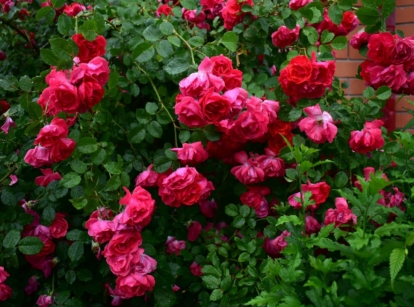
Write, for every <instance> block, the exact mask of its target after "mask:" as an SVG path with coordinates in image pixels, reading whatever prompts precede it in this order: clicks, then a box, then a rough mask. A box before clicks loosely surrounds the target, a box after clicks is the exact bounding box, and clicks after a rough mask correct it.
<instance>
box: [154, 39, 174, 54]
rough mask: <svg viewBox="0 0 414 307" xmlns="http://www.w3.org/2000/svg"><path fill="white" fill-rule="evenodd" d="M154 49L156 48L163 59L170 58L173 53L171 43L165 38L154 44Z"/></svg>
mask: <svg viewBox="0 0 414 307" xmlns="http://www.w3.org/2000/svg"><path fill="white" fill-rule="evenodd" d="M155 50H157V53H158V54H159V55H160V56H162V57H163V58H165V59H168V58H170V57H171V56H172V55H173V54H174V50H173V47H172V45H171V43H170V42H169V41H167V40H165V39H164V40H161V41H159V42H158V43H157V44H156V46H155Z"/></svg>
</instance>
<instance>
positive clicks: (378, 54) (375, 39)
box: [360, 32, 414, 95]
mask: <svg viewBox="0 0 414 307" xmlns="http://www.w3.org/2000/svg"><path fill="white" fill-rule="evenodd" d="M367 57H368V59H367V60H365V61H364V62H363V63H362V64H361V65H360V67H361V72H360V75H361V77H362V78H363V79H364V81H365V82H366V84H367V85H369V86H372V87H373V88H375V89H377V88H379V87H380V86H384V85H385V86H388V87H390V88H391V89H392V91H393V92H394V93H397V94H408V95H412V94H414V39H413V38H412V37H407V38H401V37H400V36H398V35H392V34H391V33H388V32H382V33H378V34H373V35H371V36H370V37H369V40H368V52H367Z"/></svg>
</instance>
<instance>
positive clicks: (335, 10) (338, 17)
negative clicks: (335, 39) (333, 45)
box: [328, 4, 343, 25]
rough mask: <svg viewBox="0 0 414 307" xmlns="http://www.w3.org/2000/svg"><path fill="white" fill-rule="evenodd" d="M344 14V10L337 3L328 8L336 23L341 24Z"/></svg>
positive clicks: (331, 17) (330, 16)
mask: <svg viewBox="0 0 414 307" xmlns="http://www.w3.org/2000/svg"><path fill="white" fill-rule="evenodd" d="M342 14H343V13H342V10H341V9H340V8H339V6H338V5H337V4H334V5H331V7H330V8H329V9H328V15H329V18H330V19H331V20H332V22H333V23H334V24H337V25H339V24H340V23H341V22H342Z"/></svg>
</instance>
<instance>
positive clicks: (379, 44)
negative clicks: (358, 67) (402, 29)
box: [367, 32, 395, 65]
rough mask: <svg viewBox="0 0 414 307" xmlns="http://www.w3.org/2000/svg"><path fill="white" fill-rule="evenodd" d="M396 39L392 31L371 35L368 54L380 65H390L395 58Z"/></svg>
mask: <svg viewBox="0 0 414 307" xmlns="http://www.w3.org/2000/svg"><path fill="white" fill-rule="evenodd" d="M394 49H395V40H394V37H393V36H392V34H391V33H389V32H383V33H378V34H374V35H372V36H371V38H370V39H369V42H368V52H367V56H368V58H369V59H370V60H372V61H374V62H376V63H377V64H379V65H388V64H390V63H391V62H392V59H393V58H394Z"/></svg>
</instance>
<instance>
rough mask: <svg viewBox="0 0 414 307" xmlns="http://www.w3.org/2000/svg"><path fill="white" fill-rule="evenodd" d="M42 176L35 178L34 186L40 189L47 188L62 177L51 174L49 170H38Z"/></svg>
mask: <svg viewBox="0 0 414 307" xmlns="http://www.w3.org/2000/svg"><path fill="white" fill-rule="evenodd" d="M40 171H41V172H42V173H43V175H44V176H38V177H36V178H35V184H37V185H40V186H42V187H47V186H48V185H49V183H51V182H52V181H55V180H60V179H62V177H61V176H60V174H59V173H58V172H55V173H54V172H53V170H52V169H51V168H46V169H40Z"/></svg>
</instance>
